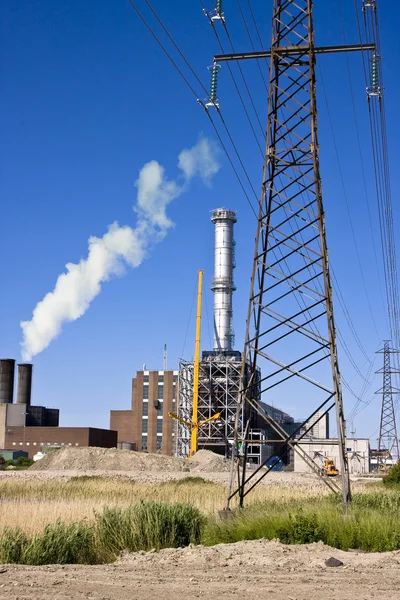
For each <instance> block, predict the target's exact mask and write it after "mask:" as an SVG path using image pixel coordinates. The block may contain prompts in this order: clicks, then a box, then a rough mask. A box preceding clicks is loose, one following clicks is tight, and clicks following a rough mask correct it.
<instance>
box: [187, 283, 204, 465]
mask: <svg viewBox="0 0 400 600" xmlns="http://www.w3.org/2000/svg"><path fill="white" fill-rule="evenodd" d="M202 296H203V271H199V273H198V280H197V312H196V343H195V349H194V365H193V366H194V370H193V413H192V433H191V436H190V454H189V456H193V455H194V454H196V452H197V439H198V434H199V424H198V422H197V420H198V408H199V370H200V336H201V301H202Z"/></svg>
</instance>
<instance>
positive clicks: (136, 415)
mask: <svg viewBox="0 0 400 600" xmlns="http://www.w3.org/2000/svg"><path fill="white" fill-rule="evenodd" d="M177 388H178V371H137V373H136V377H134V378H133V379H132V404H131V409H130V410H111V411H110V429H112V430H116V431H117V432H118V442H119V443H121V442H130V443H133V444H135V445H136V448H137V449H138V450H143V451H145V452H157V451H158V452H161V453H162V454H168V455H170V456H171V455H173V454H175V432H176V423H175V421H174V420H173V419H171V418H170V417H169V416H168V412H176V402H177V398H178V391H177Z"/></svg>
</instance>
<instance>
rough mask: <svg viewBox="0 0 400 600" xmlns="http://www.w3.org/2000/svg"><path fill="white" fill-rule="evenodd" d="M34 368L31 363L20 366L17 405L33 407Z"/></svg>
mask: <svg viewBox="0 0 400 600" xmlns="http://www.w3.org/2000/svg"><path fill="white" fill-rule="evenodd" d="M32 368H33V365H31V364H29V363H25V364H20V365H18V392H17V404H26V405H27V406H30V405H31V394H32Z"/></svg>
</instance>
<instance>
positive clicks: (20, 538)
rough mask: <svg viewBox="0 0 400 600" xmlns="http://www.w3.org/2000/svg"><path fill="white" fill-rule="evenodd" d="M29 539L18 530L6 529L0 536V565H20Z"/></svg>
mask: <svg viewBox="0 0 400 600" xmlns="http://www.w3.org/2000/svg"><path fill="white" fill-rule="evenodd" d="M28 542H29V539H28V537H27V535H26V534H25V533H24V532H23V531H22V530H21V529H19V528H16V529H10V528H9V527H6V528H5V529H3V531H2V532H1V535H0V563H5V564H7V563H20V562H22V561H21V559H22V553H23V550H24V548H25V547H26V545H27V544H28Z"/></svg>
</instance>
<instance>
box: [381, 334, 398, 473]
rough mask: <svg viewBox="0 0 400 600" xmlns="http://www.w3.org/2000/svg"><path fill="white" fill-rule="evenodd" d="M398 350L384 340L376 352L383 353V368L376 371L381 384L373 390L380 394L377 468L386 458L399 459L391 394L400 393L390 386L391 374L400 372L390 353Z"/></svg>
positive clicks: (383, 465)
mask: <svg viewBox="0 0 400 600" xmlns="http://www.w3.org/2000/svg"><path fill="white" fill-rule="evenodd" d="M399 353H400V352H399V350H395V349H394V348H391V347H390V341H389V340H385V341H384V347H383V349H382V350H378V352H377V354H383V369H380V370H379V371H377V373H382V375H383V385H382V387H381V388H380V389H379V390H378V391H377V392H375V393H376V394H382V410H381V423H380V427H379V442H378V469H379V468H380V467H385V466H386V462H387V459H388V458H391V459H392V460H399V458H400V455H399V439H398V437H397V427H396V416H395V412H394V403H393V395H395V394H400V390H399V389H398V388H395V387H393V386H392V375H393V374H400V371H399V370H398V369H395V368H393V367H392V366H391V361H390V355H391V354H399Z"/></svg>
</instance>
